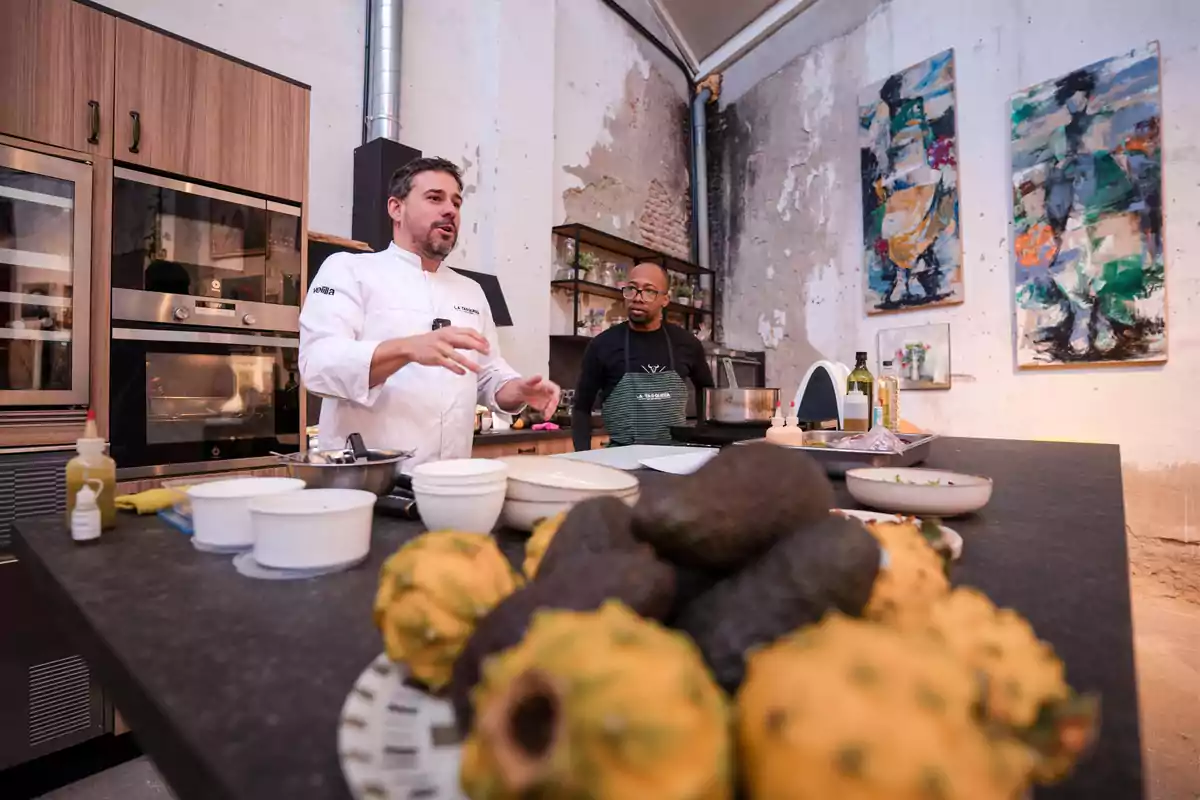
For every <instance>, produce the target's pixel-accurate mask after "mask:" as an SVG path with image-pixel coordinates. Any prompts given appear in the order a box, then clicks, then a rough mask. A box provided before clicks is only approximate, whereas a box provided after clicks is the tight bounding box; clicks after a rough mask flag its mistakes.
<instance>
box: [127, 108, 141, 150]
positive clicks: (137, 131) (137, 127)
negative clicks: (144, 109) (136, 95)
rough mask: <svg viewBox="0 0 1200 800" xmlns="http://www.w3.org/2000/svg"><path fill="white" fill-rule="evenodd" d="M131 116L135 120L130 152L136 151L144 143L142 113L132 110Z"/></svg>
mask: <svg viewBox="0 0 1200 800" xmlns="http://www.w3.org/2000/svg"><path fill="white" fill-rule="evenodd" d="M129 117H130V119H132V120H133V142H132V143H131V144H130V145H129V152H131V153H136V152H138V147H140V146H141V144H142V115H141V114H139V113H138V112H136V111H130V112H129Z"/></svg>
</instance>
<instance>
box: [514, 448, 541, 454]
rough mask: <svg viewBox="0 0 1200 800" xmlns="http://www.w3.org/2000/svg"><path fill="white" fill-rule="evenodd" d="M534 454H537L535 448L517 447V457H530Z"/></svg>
mask: <svg viewBox="0 0 1200 800" xmlns="http://www.w3.org/2000/svg"><path fill="white" fill-rule="evenodd" d="M536 452H537V447H518V448H517V455H519V456H531V455H533V454H534V453H536Z"/></svg>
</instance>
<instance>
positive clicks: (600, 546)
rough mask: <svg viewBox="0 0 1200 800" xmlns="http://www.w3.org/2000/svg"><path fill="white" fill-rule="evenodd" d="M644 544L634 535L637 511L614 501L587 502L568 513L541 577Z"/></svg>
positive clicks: (541, 566) (549, 549)
mask: <svg viewBox="0 0 1200 800" xmlns="http://www.w3.org/2000/svg"><path fill="white" fill-rule="evenodd" d="M639 545H641V542H639V541H638V540H637V538H635V537H634V535H633V511H632V509H630V508H629V506H627V505H626V504H625V503H623V502H621V501H620V500H617V499H615V498H612V497H596V498H593V499H591V500H584V501H583V502H582V503H579V504H578V505H576V506H574V507H573V508H572V509H571V510H570V511H569V512H568V513H567V517H566V519H564V520H563V522H562V525H560V526H559V528H558V531H557V532H556V533H555V534H554V538H553V539H551V540H550V545H549V546H548V547H547V548H546V554H545V555H544V556H542V562H541V564H539V565H538V569H537V577H538V578H539V579H540V578H541V577H542V576H544V575H549V574H550V573H551V572H553V571H554V570H555V569H557V568H558V566H559V565H560V564H562V563H564V562H565V561H569V560H571V559H573V558H577V557H579V556H582V555H589V554H593V553H608V552H612V551H628V550H634V549H637V548H638V546H639Z"/></svg>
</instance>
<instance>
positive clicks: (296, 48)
mask: <svg viewBox="0 0 1200 800" xmlns="http://www.w3.org/2000/svg"><path fill="white" fill-rule="evenodd" d="M100 2H101V3H102V4H103V5H105V6H108V7H109V8H112V9H113V10H115V11H119V12H121V13H122V14H128V15H129V16H131V17H133V18H135V19H139V20H143V21H144V22H148V23H150V24H151V25H156V26H158V27H160V28H163V29H164V30H168V31H171V32H172V33H175V34H178V35H180V36H185V37H187V38H188V39H191V40H193V41H196V42H200V43H201V44H203V45H206V46H207V47H211V48H213V49H216V50H220V51H221V52H224V53H228V54H229V55H231V56H235V57H237V58H241V59H244V60H246V61H249V62H250V63H251V64H257V65H258V66H261V67H265V68H266V69H269V70H272V71H273V72H278V73H279V74H280V75H287V76H288V77H291V78H295V79H296V80H298V81H302V82H304V83H307V84H308V85H310V86H311V87H312V96H311V105H310V107H309V114H310V121H309V155H308V163H309V167H308V204H309V206H308V207H309V212H308V213H309V217H308V225H309V228H310V229H311V230H314V231H321V232H322V233H332V234H334V235H336V236H349V235H350V211H351V206H353V204H354V197H353V195H354V180H353V178H354V176H353V170H354V148H355V147H358V146H359V145H360V144H361V143H362V118H363V110H362V96H363V58H362V48H363V41H364V38H363V37H364V35H365V33H364V31H365V26H366V8H367V5H366V3H364V2H362V0H331V1H327V0H298V2H294V3H281V2H273V3H272V2H255V0H193V2H189V3H184V2H162V1H161V0H100Z"/></svg>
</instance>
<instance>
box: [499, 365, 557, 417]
mask: <svg viewBox="0 0 1200 800" xmlns="http://www.w3.org/2000/svg"><path fill="white" fill-rule="evenodd" d="M561 395H562V390H561V389H559V388H558V384H557V383H555V382H554V381H548V380H546V379H545V378H543V377H542V376H541V375H534V376H533V377H532V378H514V379H513V380H511V381H509V382H508V383H506V384H504V385H503V386H501V387H500V391H498V392H496V405H498V406H500V408H519V407H520V406H522V405H525V404H527V405H529V406H531V407H532V408H534V409H536V410H538V411H540V412H542V416H543V417H545V418H546V419H550V418H551V417H553V416H554V411H555V409H557V408H558V398H559V396H561Z"/></svg>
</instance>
